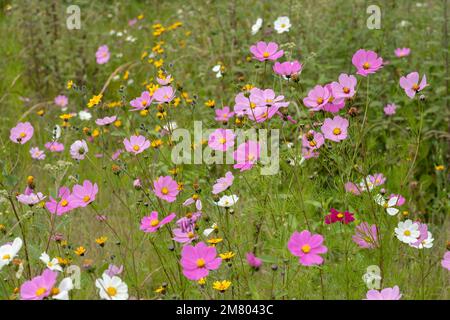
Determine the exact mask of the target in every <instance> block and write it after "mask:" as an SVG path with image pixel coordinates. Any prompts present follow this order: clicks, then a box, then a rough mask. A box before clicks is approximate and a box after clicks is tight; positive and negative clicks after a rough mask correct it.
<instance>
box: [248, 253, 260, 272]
mask: <svg viewBox="0 0 450 320" xmlns="http://www.w3.org/2000/svg"><path fill="white" fill-rule="evenodd" d="M245 258H246V260H247V263H248V264H249V266H250V267H252V268H254V269H255V270H258V269H259V268H260V267H261V265H262V260H261V259H259V258H257V257H256V256H255V255H254V254H253V252H248V253H246V255H245Z"/></svg>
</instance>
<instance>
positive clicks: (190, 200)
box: [183, 193, 202, 211]
mask: <svg viewBox="0 0 450 320" xmlns="http://www.w3.org/2000/svg"><path fill="white" fill-rule="evenodd" d="M193 203H195V208H196V209H197V210H199V211H200V210H202V200H201V199H200V198H199V195H198V194H197V193H195V194H194V195H193V196H192V197H189V198H187V199H186V200H185V201H184V202H183V206H184V207H188V206H190V205H191V204H193Z"/></svg>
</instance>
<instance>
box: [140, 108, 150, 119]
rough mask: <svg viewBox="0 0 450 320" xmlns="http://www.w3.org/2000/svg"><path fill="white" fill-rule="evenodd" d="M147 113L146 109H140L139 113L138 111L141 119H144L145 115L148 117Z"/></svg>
mask: <svg viewBox="0 0 450 320" xmlns="http://www.w3.org/2000/svg"><path fill="white" fill-rule="evenodd" d="M148 113H149V111H148V109H142V110H141V111H139V115H140V116H142V117H145V116H146V115H148Z"/></svg>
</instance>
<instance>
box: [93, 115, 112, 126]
mask: <svg viewBox="0 0 450 320" xmlns="http://www.w3.org/2000/svg"><path fill="white" fill-rule="evenodd" d="M116 120H117V116H112V117H104V118H101V119H97V120H95V123H96V124H97V125H99V126H108V125H110V124H111V123H113V122H114V121H116Z"/></svg>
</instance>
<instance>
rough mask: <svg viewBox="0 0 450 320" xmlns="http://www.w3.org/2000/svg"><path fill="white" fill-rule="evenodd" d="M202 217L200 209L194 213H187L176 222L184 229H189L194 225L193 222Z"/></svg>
mask: <svg viewBox="0 0 450 320" xmlns="http://www.w3.org/2000/svg"><path fill="white" fill-rule="evenodd" d="M201 217H202V213H201V212H200V211H197V212H194V213H188V214H186V215H185V216H184V217H182V218H180V219H178V220H177V222H176V224H177V225H178V226H179V227H180V228H181V229H183V230H184V232H185V231H186V230H190V228H191V227H194V225H195V223H196V222H197V221H198V220H199V219H200V218H201Z"/></svg>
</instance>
